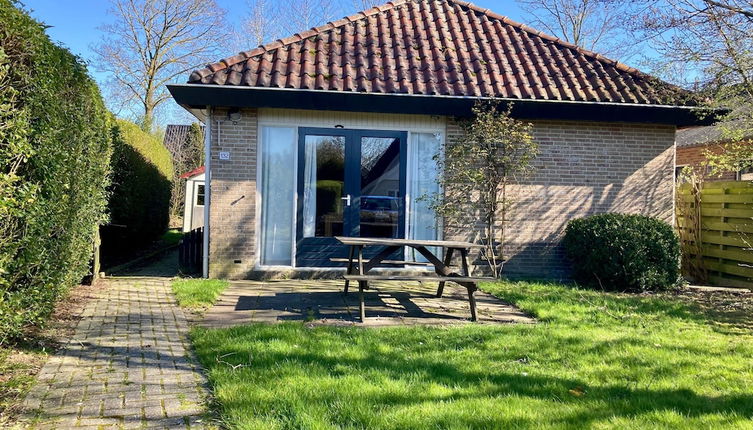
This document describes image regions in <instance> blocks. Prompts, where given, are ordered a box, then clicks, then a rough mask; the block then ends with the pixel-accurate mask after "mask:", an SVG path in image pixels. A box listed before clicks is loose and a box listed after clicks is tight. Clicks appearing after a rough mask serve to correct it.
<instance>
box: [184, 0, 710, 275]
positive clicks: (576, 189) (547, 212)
mask: <svg viewBox="0 0 753 430" xmlns="http://www.w3.org/2000/svg"><path fill="white" fill-rule="evenodd" d="M169 89H170V92H171V93H172V95H173V96H174V98H175V100H176V101H177V102H178V103H179V104H181V105H182V106H183V107H185V108H186V109H187V110H189V111H190V112H191V113H193V114H194V115H195V116H196V117H197V118H200V119H201V120H202V121H203V122H204V124H205V125H206V127H207V136H209V138H208V139H207V145H208V148H207V150H208V157H207V175H208V178H209V180H210V188H209V189H208V190H207V191H208V193H207V195H206V204H208V205H209V221H208V225H207V231H208V235H207V239H206V240H208V246H206V247H205V249H206V250H207V255H206V258H205V274H208V275H209V276H211V277H229V278H244V277H248V276H255V275H259V273H258V272H269V271H281V270H285V271H291V270H295V271H301V272H303V271H311V270H314V271H318V270H321V269H322V268H327V267H332V266H334V265H335V263H332V262H330V257H333V256H342V254H341V253H342V252H343V250H342V248H341V247H337V246H334V244H335V241H334V239H333V238H332V236H334V235H363V236H370V235H371V236H374V235H376V236H385V235H386V236H397V237H408V238H416V239H439V238H447V239H450V238H459V239H467V240H475V238H474V237H472V228H471V227H469V226H466V227H464V228H454V227H453V226H442V223H441V220H437V219H436V217H435V216H434V214H433V213H432V212H431V210H430V209H429V207H428V205H427V203H426V202H425V201H424V200H422V199H420V197H421V196H422V195H424V194H426V193H430V192H436V191H438V186H437V178H438V176H437V175H438V174H439V173H438V170H437V167H436V163H435V162H434V161H433V160H432V156H434V155H435V154H436V153H438V151H440V148H441V146H442V144H443V143H445V142H452V141H453V139H456V138H457V137H458V136H459V135H460V133H461V132H462V131H461V128H460V126H459V123H458V118H463V117H468V116H469V115H470V114H471V107H472V106H473V105H474V103H475V102H476V101H477V100H479V99H483V98H495V99H498V100H501V101H505V102H514V109H513V115H514V116H515V117H517V118H520V119H525V120H529V121H531V122H532V123H533V134H534V138H535V139H536V141H537V142H538V143H539V144H540V155H539V157H538V158H537V160H536V166H537V167H538V169H537V171H536V173H535V175H534V176H533V177H532V178H531V179H529V180H527V181H525V182H524V183H522V184H519V185H516V186H515V187H513V189H512V190H511V191H510V192H511V193H512V194H513V195H514V196H515V197H516V199H515V203H514V207H513V208H512V213H511V216H510V219H509V221H508V224H507V240H508V241H509V245H508V246H507V248H506V249H505V254H506V256H507V257H508V261H507V263H506V265H505V273H506V274H507V275H509V276H534V277H560V276H566V275H567V273H568V265H567V263H566V262H565V260H564V258H563V256H562V250H561V247H560V246H559V242H560V238H561V236H562V233H563V231H564V227H565V225H566V223H567V221H568V220H570V219H572V218H576V217H582V216H586V215H592V214H595V213H601V212H627V213H640V214H646V215H651V216H655V217H659V218H661V219H664V220H667V221H669V222H671V221H672V219H673V198H672V195H673V193H672V188H673V186H674V158H675V146H674V142H675V130H676V128H677V127H678V126H690V125H698V124H699V119H698V118H699V116H698V115H696V113H695V112H694V109H693V108H692V107H691V106H686V105H683V104H684V103H686V102H684V100H688V99H689V98H688V97H687V96H688V94H687V93H685V92H684V91H682V90H680V89H678V88H676V87H672V86H670V85H668V84H666V83H663V82H661V81H659V80H657V79H655V78H652V77H650V76H647V75H645V74H642V73H641V72H639V71H638V70H636V69H633V68H630V67H628V66H625V65H623V64H621V63H617V62H615V61H612V60H609V59H607V58H604V57H603V56H601V55H598V54H596V53H593V52H589V51H586V50H583V49H580V48H578V47H576V46H574V45H572V44H569V43H566V42H564V41H561V40H558V39H556V38H554V37H551V36H548V35H545V34H543V33H540V32H538V31H536V30H533V29H531V28H529V27H526V26H524V25H522V24H519V23H516V22H514V21H512V20H510V19H508V18H506V17H503V16H500V15H497V14H495V13H493V12H491V11H489V10H486V9H482V8H479V7H477V6H474V5H472V4H469V3H466V2H463V1H456V0H425V1H412V0H402V1H394V2H391V3H388V4H386V5H384V6H380V7H377V8H372V9H369V10H367V11H365V12H362V13H359V14H356V15H353V16H349V17H347V18H343V19H340V20H338V21H335V22H332V23H328V24H326V25H324V26H321V27H317V28H315V29H311V30H307V31H304V32H302V33H299V34H296V35H294V36H291V37H288V38H285V39H282V40H278V41H276V42H273V43H270V44H268V45H265V46H262V47H259V48H256V49H253V50H251V51H248V52H243V53H240V54H238V55H235V56H232V57H229V58H226V59H224V60H222V61H220V62H219V63H215V64H210V65H208V66H207V67H206V68H204V69H201V70H197V71H195V72H193V73H192V74H191V76H190V78H189V81H188V83H187V84H181V85H170V86H169ZM396 154H397V155H398V156H396ZM339 253H340V254H339ZM266 275H269V273H266Z"/></svg>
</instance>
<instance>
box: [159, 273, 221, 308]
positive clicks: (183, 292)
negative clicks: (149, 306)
mask: <svg viewBox="0 0 753 430" xmlns="http://www.w3.org/2000/svg"><path fill="white" fill-rule="evenodd" d="M227 286H228V282H227V281H225V280H223V279H176V280H174V281H173V283H172V287H173V292H174V293H175V298H176V299H177V300H178V304H179V305H180V306H181V307H183V308H186V309H189V310H192V311H202V310H205V309H207V308H208V307H210V306H212V304H213V303H214V302H215V301H216V300H217V298H218V297H219V296H220V294H222V292H223V291H224V290H225V288H227Z"/></svg>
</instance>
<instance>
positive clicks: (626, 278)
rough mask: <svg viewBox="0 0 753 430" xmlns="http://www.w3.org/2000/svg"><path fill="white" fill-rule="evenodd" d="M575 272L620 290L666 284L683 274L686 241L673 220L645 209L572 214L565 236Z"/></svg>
mask: <svg viewBox="0 0 753 430" xmlns="http://www.w3.org/2000/svg"><path fill="white" fill-rule="evenodd" d="M564 246H565V251H566V252H567V255H568V257H569V258H570V259H571V261H572V264H573V278H574V279H575V280H576V281H578V282H580V283H582V284H584V285H586V286H590V287H594V288H600V289H601V288H603V289H606V290H617V291H651V290H665V289H668V288H672V287H674V286H676V285H678V282H679V280H680V242H679V238H678V237H677V233H675V231H674V229H673V228H672V226H670V225H669V224H667V223H666V222H664V221H661V220H658V219H656V218H651V217H647V216H642V215H623V214H614V213H611V214H602V215H594V216H591V217H587V218H580V219H575V220H572V221H570V222H569V223H568V225H567V229H566V232H565V238H564Z"/></svg>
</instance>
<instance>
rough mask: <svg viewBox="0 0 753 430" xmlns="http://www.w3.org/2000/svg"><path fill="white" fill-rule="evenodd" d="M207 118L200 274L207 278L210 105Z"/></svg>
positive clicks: (210, 135) (210, 186)
mask: <svg viewBox="0 0 753 430" xmlns="http://www.w3.org/2000/svg"><path fill="white" fill-rule="evenodd" d="M206 109H207V119H206V120H205V121H204V166H205V170H204V183H205V184H206V186H205V187H204V237H203V238H202V239H203V242H204V243H203V244H202V253H203V254H204V255H202V263H201V274H202V276H203V277H204V278H209V213H210V211H209V207H210V205H211V202H212V198H211V196H212V169H211V161H212V152H211V145H212V107H211V106H207V107H206Z"/></svg>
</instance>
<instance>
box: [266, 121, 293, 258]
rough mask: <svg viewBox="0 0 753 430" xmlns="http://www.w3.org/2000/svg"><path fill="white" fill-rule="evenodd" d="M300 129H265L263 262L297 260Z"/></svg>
mask: <svg viewBox="0 0 753 430" xmlns="http://www.w3.org/2000/svg"><path fill="white" fill-rule="evenodd" d="M296 149H297V144H296V129H295V128H292V127H262V130H261V148H260V151H261V154H260V160H259V161H260V163H261V166H260V168H261V169H260V170H261V187H259V192H260V194H261V220H260V223H259V224H260V230H261V231H260V239H261V243H260V245H261V259H260V261H261V264H262V265H265V266H290V265H292V264H293V257H292V255H293V232H294V230H293V211H294V207H293V202H294V198H293V197H294V196H295V179H296V175H295V169H294V166H295V159H296Z"/></svg>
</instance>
